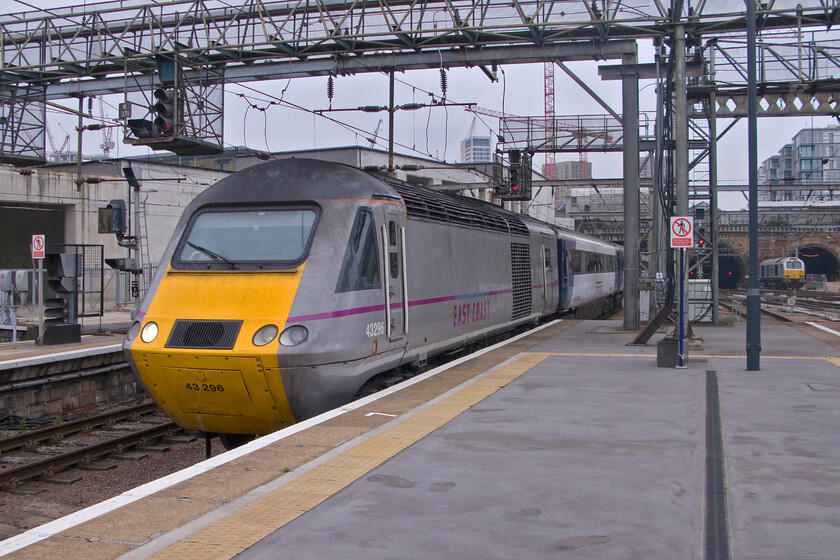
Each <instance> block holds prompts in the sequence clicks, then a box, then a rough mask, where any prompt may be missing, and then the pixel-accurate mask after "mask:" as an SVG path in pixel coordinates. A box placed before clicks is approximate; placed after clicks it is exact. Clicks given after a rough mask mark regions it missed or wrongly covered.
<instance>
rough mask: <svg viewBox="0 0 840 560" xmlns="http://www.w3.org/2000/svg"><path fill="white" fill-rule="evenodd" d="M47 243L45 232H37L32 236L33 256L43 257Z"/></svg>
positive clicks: (36, 257)
mask: <svg viewBox="0 0 840 560" xmlns="http://www.w3.org/2000/svg"><path fill="white" fill-rule="evenodd" d="M46 246H47V243H46V241H45V240H44V235H43V234H36V235H33V236H32V258H33V259H43V258H44V252H45V249H46Z"/></svg>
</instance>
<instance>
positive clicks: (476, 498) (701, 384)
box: [0, 321, 840, 560]
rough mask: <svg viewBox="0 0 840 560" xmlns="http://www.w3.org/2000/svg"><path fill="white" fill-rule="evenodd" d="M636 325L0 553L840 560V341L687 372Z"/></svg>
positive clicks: (282, 438) (712, 355)
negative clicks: (641, 337) (754, 364)
mask: <svg viewBox="0 0 840 560" xmlns="http://www.w3.org/2000/svg"><path fill="white" fill-rule="evenodd" d="M620 326H621V325H620V323H618V322H614V321H613V322H604V321H597V322H596V321H584V322H577V321H561V322H558V323H554V324H551V325H549V326H547V327H545V328H543V329H542V330H540V331H539V332H534V333H532V334H529V335H527V336H524V337H522V338H518V339H515V340H513V341H510V342H509V343H507V344H505V345H504V346H500V347H496V348H492V349H489V351H485V352H484V353H483V354H481V355H479V356H476V357H473V358H471V359H469V360H464V361H458V362H456V363H454V364H453V365H451V366H450V367H449V368H448V369H446V370H445V371H441V372H439V373H437V372H435V371H432V372H430V373H429V374H426V375H424V376H422V377H419V378H415V383H414V384H413V385H411V386H410V387H407V388H402V389H400V390H398V391H393V390H388V391H386V392H383V393H378V394H377V395H374V396H373V397H370V398H367V399H363V400H362V401H356V402H355V403H353V404H352V405H350V406H348V407H345V408H344V409H342V410H339V411H335V412H331V413H327V414H326V415H323V416H322V417H318V418H315V419H311V420H308V421H306V422H303V423H301V424H298V425H296V426H293V427H291V428H289V429H287V430H283V431H280V432H277V433H275V434H271V435H269V436H266V437H264V438H260V439H258V440H256V441H255V442H253V443H251V444H249V445H247V446H244V447H242V448H239V449H237V450H234V451H232V452H229V453H226V454H223V455H220V456H218V457H214V458H212V459H210V460H208V461H206V462H204V463H201V464H199V465H197V466H196V467H192V468H191V469H189V471H190V472H187V471H184V472H182V473H177V474H176V475H171V477H167V479H162V480H161V481H156V482H154V483H151V484H150V485H146V486H145V487H140V488H138V489H136V490H135V491H131V492H128V493H126V494H124V495H122V496H120V497H117V498H114V499H113V500H111V501H110V502H104V503H103V504H99V505H98V506H93V507H92V508H88V509H87V510H83V511H81V512H78V513H76V514H73V515H72V516H69V517H67V518H63V519H60V520H57V521H54V522H52V523H51V524H48V525H46V526H44V527H42V528H40V529H36V530H33V531H30V532H29V533H26V534H24V535H21V536H19V537H14V538H13V539H9V540H7V541H4V542H2V543H0V555H2V554H6V555H7V557H8V558H14V559H24V558H25V559H29V558H39V559H40V558H61V559H62V560H72V559H76V558H78V559H85V560H99V559H111V558H122V559H126V560H128V559H136V558H150V557H151V558H160V559H163V558H178V559H184V558H201V559H214V558H219V559H228V558H240V559H248V560H252V559H269V558H271V559H274V558H290V559H296V560H301V559H310V558H311V559H323V558H341V559H342V560H346V559H356V558H359V559H394V558H399V559H402V558H405V559H414V558H416V559H423V560H428V559H438V558H439V559H449V558H458V559H473V558H475V559H489V558H505V559H509V558H598V559H643V558H644V559H704V558H712V557H721V556H719V555H718V556H715V554H719V552H715V550H717V551H720V550H721V548H720V547H721V546H724V548H725V549H726V550H727V551H728V552H729V554H730V557H731V558H736V559H739V560H752V559H763V560H778V559H786V560H787V559H797V560H829V559H836V558H838V556H840V553H838V551H840V430H838V426H839V425H840V350H838V349H839V348H840V332H836V331H835V330H833V329H831V328H829V329H827V330H826V329H825V328H823V329H820V328H818V327H816V326H813V325H811V324H808V325H805V324H800V325H793V324H783V323H775V322H764V323H763V324H762V329H761V342H762V352H761V362H760V365H761V369H760V370H759V371H746V356H745V351H744V347H745V339H746V333H745V325H744V323H738V324H736V325H734V326H720V327H703V326H699V327H695V332H696V333H697V334H698V335H699V336H700V337H701V338H702V341H703V349H702V350H692V352H691V355H690V357H689V361H688V364H687V366H688V367H687V368H686V369H676V368H661V367H657V366H656V344H655V342H656V339H657V338H661V335H659V336H657V337H655V338H654V340H653V341H652V342H651V343H650V344H649V345H648V346H644V347H636V346H628V345H627V344H628V343H629V342H630V341H631V340H632V339H633V336H634V333H626V332H623V331H622V330H620ZM715 406H717V408H715ZM718 413H719V423H717V424H715V422H712V421H709V419H710V418H716V417H717V414H718ZM720 457H722V459H723V461H722V464H721V463H720V462H719V461H717V459H718V458H720ZM715 464H717V465H720V472H721V475H722V480H720V481H718V482H717V483H716V482H714V481H710V478H709V473H710V472H713V471H714V470H715V468H716V467H714V465H715ZM712 478H714V477H712ZM715 484H720V487H719V488H717V489H715V488H716V487H715ZM716 504H717V505H716ZM721 504H722V505H721ZM720 541H722V542H723V543H724V545H721V544H720Z"/></svg>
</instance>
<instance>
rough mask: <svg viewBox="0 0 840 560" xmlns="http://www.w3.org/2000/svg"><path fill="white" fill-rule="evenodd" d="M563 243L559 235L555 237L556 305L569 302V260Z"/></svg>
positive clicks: (560, 305) (565, 304)
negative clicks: (557, 282) (558, 285)
mask: <svg viewBox="0 0 840 560" xmlns="http://www.w3.org/2000/svg"><path fill="white" fill-rule="evenodd" d="M565 245H566V244H565V243H564V242H563V240H562V239H560V238H559V237H558V238H557V276H558V278H557V279H558V281H559V283H560V289H559V290H558V297H559V299H558V301H557V307H558V308H559V307H565V306H567V305H568V304H569V299H570V298H569V297H568V293H569V289H570V287H571V286H569V262H568V259H567V258H566V251H565V250H564V249H565Z"/></svg>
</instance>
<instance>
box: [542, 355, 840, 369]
mask: <svg viewBox="0 0 840 560" xmlns="http://www.w3.org/2000/svg"><path fill="white" fill-rule="evenodd" d="M547 355H548V356H588V357H596V358H655V357H656V354H613V353H611V352H548V353H547ZM746 357H747V355H746V354H740V355H739V354H732V355H730V354H697V355H691V356H690V357H689V360H690V359H691V358H727V359H740V360H743V359H746ZM761 359H768V360H835V359H840V358H830V357H827V356H761ZM832 363H833V362H832ZM838 367H840V366H838Z"/></svg>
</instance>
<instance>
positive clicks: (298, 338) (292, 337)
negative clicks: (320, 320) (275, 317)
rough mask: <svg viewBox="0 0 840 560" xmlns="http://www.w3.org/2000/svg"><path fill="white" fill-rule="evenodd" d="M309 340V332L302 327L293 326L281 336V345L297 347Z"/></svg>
mask: <svg viewBox="0 0 840 560" xmlns="http://www.w3.org/2000/svg"><path fill="white" fill-rule="evenodd" d="M307 338H309V330H308V329H307V328H306V327H304V326H302V325H292V326H291V327H289V328H288V329H286V330H284V331H283V334H281V335H280V344H282V345H283V346H297V345H298V344H300V343H302V342H306V339H307Z"/></svg>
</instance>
